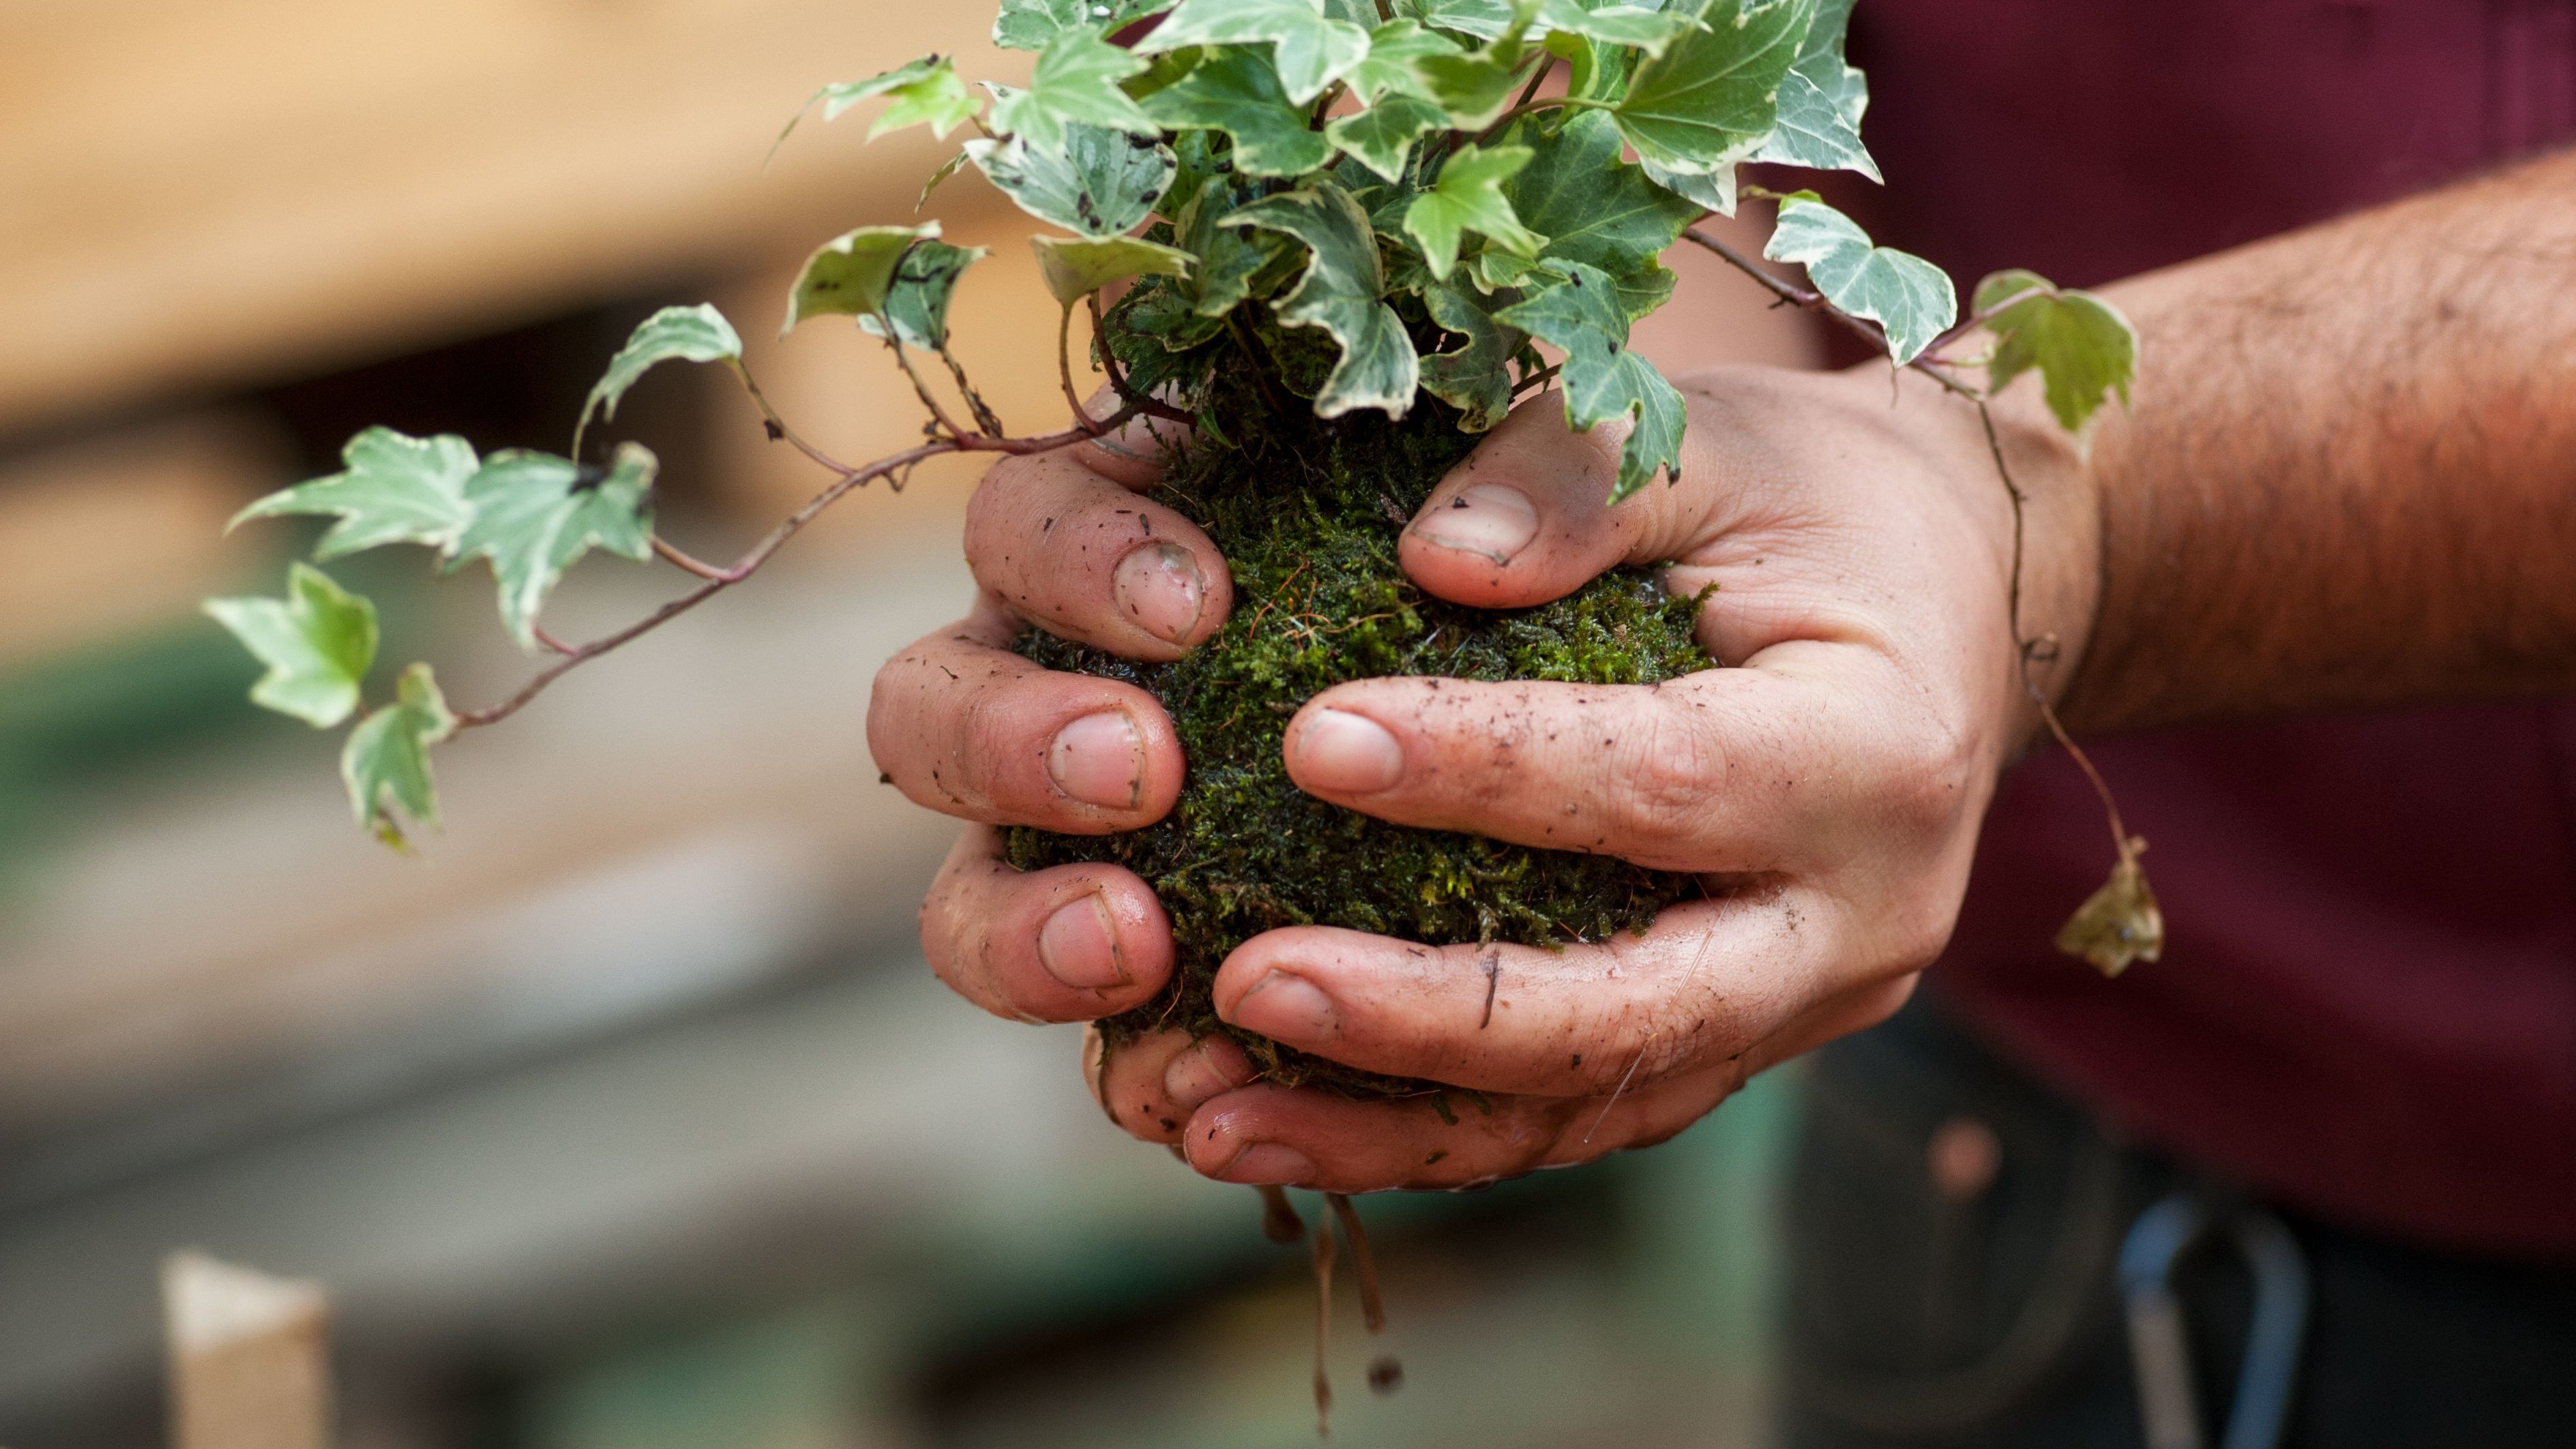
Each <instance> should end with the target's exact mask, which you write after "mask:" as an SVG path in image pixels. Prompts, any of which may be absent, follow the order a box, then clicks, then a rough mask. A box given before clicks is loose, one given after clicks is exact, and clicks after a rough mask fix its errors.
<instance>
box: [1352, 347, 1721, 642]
mask: <svg viewBox="0 0 2576 1449" xmlns="http://www.w3.org/2000/svg"><path fill="white" fill-rule="evenodd" d="M1627 436H1628V428H1627V425H1626V423H1624V422H1611V423H1603V424H1601V425H1599V426H1598V427H1595V428H1594V429H1593V430H1592V431H1591V432H1589V433H1577V432H1574V431H1572V430H1570V429H1568V428H1567V427H1566V425H1565V406H1564V400H1563V397H1562V395H1560V394H1559V393H1557V392H1556V391H1555V390H1553V389H1551V390H1549V391H1547V392H1544V393H1541V394H1539V395H1538V396H1537V397H1534V398H1531V399H1530V400H1529V401H1527V402H1524V403H1522V404H1521V405H1520V406H1519V407H1517V408H1514V409H1513V410H1512V412H1511V415H1510V416H1509V417H1506V418H1505V419H1503V421H1502V423H1501V425H1500V426H1498V427H1496V428H1495V429H1494V430H1493V431H1492V432H1490V433H1488V434H1486V435H1485V438H1484V441H1482V442H1480V443H1478V444H1477V445H1476V451H1474V452H1473V453H1470V454H1468V455H1467V459H1466V461H1465V462H1462V463H1460V464H1459V465H1458V466H1457V467H1455V468H1452V469H1450V470H1449V475H1448V476H1447V477H1445V478H1443V479H1441V480H1440V482H1439V485H1438V486H1436V487H1434V488H1433V489H1432V490H1431V497H1430V499H1429V501H1427V502H1425V503H1424V504H1423V505H1422V510H1421V511H1420V512H1419V513H1417V514H1415V515H1414V517H1413V522H1412V524H1411V525H1410V526H1408V527H1407V528H1406V529H1405V531H1404V536H1403V538H1402V540H1401V541H1400V542H1399V543H1398V545H1397V552H1396V557H1397V559H1398V561H1400V562H1401V563H1402V564H1403V565H1404V571H1405V572H1406V573H1407V574H1409V575H1411V576H1412V578H1413V581H1414V582H1415V583H1418V584H1420V585H1421V586H1422V587H1423V588H1425V589H1427V590H1429V591H1430V592H1432V593H1434V594H1437V595H1439V596H1440V597H1441V598H1444V599H1448V600H1450V601H1452V602H1454V603H1460V604H1469V605H1473V606H1476V607H1478V608H1486V609H1506V608H1522V607H1526V606H1528V605H1532V604H1544V603H1546V602H1548V601H1549V600H1551V599H1561V598H1563V597H1565V596H1566V595H1568V594H1570V593H1573V592H1574V591H1575V590H1577V589H1579V588H1582V587H1583V586H1584V585H1585V584H1587V583H1590V582H1591V581H1592V580H1593V579H1594V578H1595V577H1597V576H1599V575H1600V574H1601V573H1603V572H1605V571H1607V570H1608V569H1609V568H1611V567H1612V566H1613V565H1615V564H1619V563H1622V562H1625V561H1629V560H1632V559H1633V560H1651V559H1655V558H1661V557H1664V556H1665V552H1668V551H1669V548H1668V546H1665V545H1664V544H1663V540H1664V539H1665V538H1667V537H1668V536H1670V535H1672V533H1673V532H1674V529H1673V522H1674V521H1673V520H1672V518H1671V517H1670V516H1669V515H1670V514H1671V513H1672V512H1673V510H1674V508H1675V507H1676V506H1677V504H1678V501H1679V500H1676V499H1672V498H1669V497H1666V496H1665V495H1667V494H1670V493H1672V492H1674V491H1676V490H1673V489H1670V488H1667V487H1665V486H1664V485H1663V484H1662V483H1660V482H1658V483H1652V484H1649V485H1647V486H1646V487H1645V488H1644V489H1641V490H1640V491H1639V492H1638V493H1637V494H1636V495H1634V496H1632V497H1630V498H1628V499H1626V500H1625V501H1623V502H1621V503H1620V504H1618V505H1617V506H1616V507H1613V506H1611V505H1610V503H1609V498H1610V485H1611V484H1612V483H1613V482H1614V481H1616V480H1617V478H1618V476H1619V448H1620V445H1621V444H1622V443H1624V442H1625V441H1626V440H1627ZM1659 548H1664V549H1665V552H1659V551H1658V549H1659Z"/></svg>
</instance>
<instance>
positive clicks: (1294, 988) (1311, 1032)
mask: <svg viewBox="0 0 2576 1449" xmlns="http://www.w3.org/2000/svg"><path fill="white" fill-rule="evenodd" d="M1225 1019H1226V1020H1227V1021H1230V1022H1232V1023H1234V1024H1235V1025H1236V1026H1239V1027H1242V1028H1244V1029H1245V1030H1247V1031H1257V1032H1259V1033H1261V1034H1262V1035H1263V1036H1266V1037H1269V1038H1271V1039H1273V1040H1275V1041H1284V1042H1286V1043H1288V1044H1289V1045H1290V1046H1307V1045H1312V1044H1315V1043H1318V1042H1323V1041H1329V1040H1330V1039H1332V1038H1333V1037H1334V1036H1335V1035H1337V1034H1338V1027H1337V1026H1336V1024H1335V1022H1334V1019H1333V999H1332V998H1331V997H1329V996H1326V995H1325V994H1324V993H1323V992H1322V991H1321V990H1320V989H1318V988H1317V987H1316V985H1315V983H1314V982H1312V981H1309V980H1307V979H1306V978H1305V977H1303V976H1292V975H1290V974H1288V973H1287V972H1285V971H1273V972H1271V973H1270V974H1269V975H1267V976H1264V977H1262V978H1261V979H1260V980H1259V981H1256V982H1254V983H1253V986H1252V989H1251V990H1250V991H1247V992H1245V993H1243V995H1242V997H1241V998H1239V999H1238V1000H1236V1002H1235V1003H1234V1010H1232V1011H1230V1012H1227V1013H1225Z"/></svg>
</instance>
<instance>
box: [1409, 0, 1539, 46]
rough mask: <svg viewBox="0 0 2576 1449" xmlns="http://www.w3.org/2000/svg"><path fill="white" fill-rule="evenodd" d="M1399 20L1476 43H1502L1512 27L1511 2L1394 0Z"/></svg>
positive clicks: (1506, 0)
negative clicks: (1445, 31)
mask: <svg viewBox="0 0 2576 1449" xmlns="http://www.w3.org/2000/svg"><path fill="white" fill-rule="evenodd" d="M1395 13H1396V16H1397V17H1398V18H1400V19H1405V20H1412V21H1415V22H1417V23H1419V24H1422V25H1426V26H1429V27H1431V28H1433V29H1435V30H1454V31H1456V32H1457V33H1458V34H1460V35H1465V36H1472V37H1473V38H1475V39H1477V40H1499V39H1501V38H1502V36H1503V35H1504V33H1505V32H1507V31H1509V30H1510V29H1511V28H1512V25H1513V23H1514V22H1513V8H1512V5H1511V4H1510V0H1395Z"/></svg>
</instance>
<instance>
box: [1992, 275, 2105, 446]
mask: <svg viewBox="0 0 2576 1449" xmlns="http://www.w3.org/2000/svg"><path fill="white" fill-rule="evenodd" d="M2016 297H2018V298H2020V299H2021V300H2020V301H2014V300H2013V299H2014V298H2016ZM2006 304H2010V305H2006ZM1969 305H1970V308H1971V310H1973V311H1976V312H1979V313H1987V314H1989V315H1987V317H1986V330H1988V331H1990V332H1992V333H1994V334H1995V351H1994V355H1993V356H1992V357H1990V358H1988V359H1987V361H1986V385H1987V386H1988V387H1989V388H1991V389H1993V390H1994V391H1996V392H2001V391H2003V389H2004V387H2005V385H2006V384H2008V383H2010V382H2011V381H2012V380H2013V379H2014V378H2016V377H2019V376H2021V375H2022V374H2023V373H2025V372H2028V371H2030V370H2031V369H2032V368H2037V369H2039V375H2040V380H2041V384H2042V386H2043V387H2044V388H2045V389H2046V391H2047V396H2048V410H2049V411H2050V412H2051V413H2054V414H2056V415H2057V421H2058V423H2059V425H2060V426H2062V427H2064V428H2065V429H2066V431H2068V432H2070V433H2081V432H2082V431H2083V430H2084V425H2085V424H2086V423H2087V422H2090V421H2091V420H2092V418H2093V414H2094V413H2096V412H2098V411H2100V410H2101V407H2102V405H2103V404H2104V403H2105V402H2108V401H2109V400H2110V399H2111V398H2112V397H2114V396H2116V397H2118V398H2119V399H2120V405H2121V406H2122V407H2127V406H2128V405H2129V385H2130V383H2131V381H2132V380H2133V379H2134V378H2135V377H2136V375H2137V370H2138V334H2137V330H2136V329H2135V328H2133V327H2131V326H2130V325H2129V319H2128V318H2126V317H2123V316H2121V315H2120V312H2119V309H2118V308H2116V307H2113V306H2112V305H2111V304H2110V303H2108V302H2105V301H2103V300H2102V299H2101V298H2099V297H2096V296H2094V295H2093V294H2092V293H2090V292H2076V291H2066V290H2061V289H2060V288H2059V287H2058V286H2057V285H2056V284H2055V283H2053V282H2051V281H2049V280H2048V279H2047V278H2046V277H2043V276H2041V275H2039V274H2038V273H2037V272H2025V271H2018V270H2016V271H2008V272H1997V273H1995V274H1994V275H1993V276H1991V277H1988V278H1986V279H1985V280H1984V281H1982V282H1979V283H1978V284H1977V292H1976V296H1975V298H1974V299H1973V300H1972V301H1971V303H1970V304H1969Z"/></svg>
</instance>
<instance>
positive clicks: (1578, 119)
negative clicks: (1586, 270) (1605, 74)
mask: <svg viewBox="0 0 2576 1449" xmlns="http://www.w3.org/2000/svg"><path fill="white" fill-rule="evenodd" d="M1525 136H1542V133H1541V132H1540V131H1538V129H1537V128H1534V127H1526V128H1525V127H1515V128H1514V129H1513V132H1512V133H1511V134H1510V135H1508V136H1507V137H1506V138H1505V139H1507V140H1513V141H1518V140H1521V139H1523V138H1524V137H1525ZM1534 149H1535V150H1536V151H1537V153H1538V154H1537V155H1536V156H1534V157H1533V158H1532V159H1531V161H1530V164H1529V165H1527V166H1526V167H1523V168H1522V169H1521V170H1520V172H1519V173H1518V174H1516V175H1514V176H1513V177H1512V178H1511V179H1510V180H1509V181H1507V182H1505V183H1504V185H1503V194H1504V195H1505V196H1507V197H1509V198H1510V199H1511V203H1512V210H1513V212H1514V213H1515V214H1516V215H1518V216H1519V217H1520V219H1521V221H1522V222H1523V223H1524V224H1525V225H1527V226H1529V227H1530V228H1531V229H1532V230H1534V231H1537V232H1539V233H1541V234H1542V235H1544V236H1546V237H1547V238H1548V243H1547V249H1546V250H1545V251H1544V252H1543V253H1541V255H1543V256H1546V257H1548V258H1550V259H1551V260H1555V261H1561V262H1565V263H1567V264H1569V265H1571V264H1574V263H1581V264H1582V265H1584V266H1590V267H1599V268H1600V269H1601V270H1603V271H1605V272H1608V273H1610V274H1611V275H1613V276H1621V275H1625V274H1626V273H1629V272H1633V271H1636V270H1637V269H1638V268H1640V267H1642V266H1644V265H1645V264H1646V263H1647V262H1648V261H1649V260H1651V259H1653V258H1654V257H1656V256H1658V255H1660V254H1661V253H1662V252H1663V250H1664V248H1666V247H1668V246H1671V245H1672V244H1673V240H1674V239H1675V238H1676V237H1679V236H1680V235H1681V234H1682V228H1683V227H1686V226H1688V225H1690V224H1691V223H1692V222H1694V221H1696V220H1698V219H1699V213H1700V209H1699V207H1698V206H1696V205H1694V204H1692V203H1691V202H1688V201H1685V200H1683V199H1682V198H1680V197H1678V196H1675V195H1674V194H1673V193H1671V192H1669V191H1667V190H1665V189H1664V188H1662V187H1660V186H1657V185H1655V184H1654V183H1653V182H1652V181H1649V180H1648V179H1646V173H1645V171H1644V170H1643V169H1642V168H1640V167H1637V166H1634V165H1631V164H1629V163H1628V162H1625V161H1622V160H1620V159H1619V128H1618V126H1617V125H1615V124H1613V123H1612V121H1611V119H1610V118H1609V117H1608V116H1607V115H1604V114H1603V113H1601V112H1599V111H1585V112H1583V113H1582V114H1580V115H1577V116H1574V117H1572V118H1570V119H1568V120H1567V121H1566V122H1565V124H1564V126H1563V127H1562V128H1561V129H1560V130H1558V132H1557V133H1556V136H1555V138H1554V139H1553V141H1549V140H1545V139H1543V137H1542V139H1540V140H1539V141H1538V142H1537V143H1536V145H1535V147H1534Z"/></svg>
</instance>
